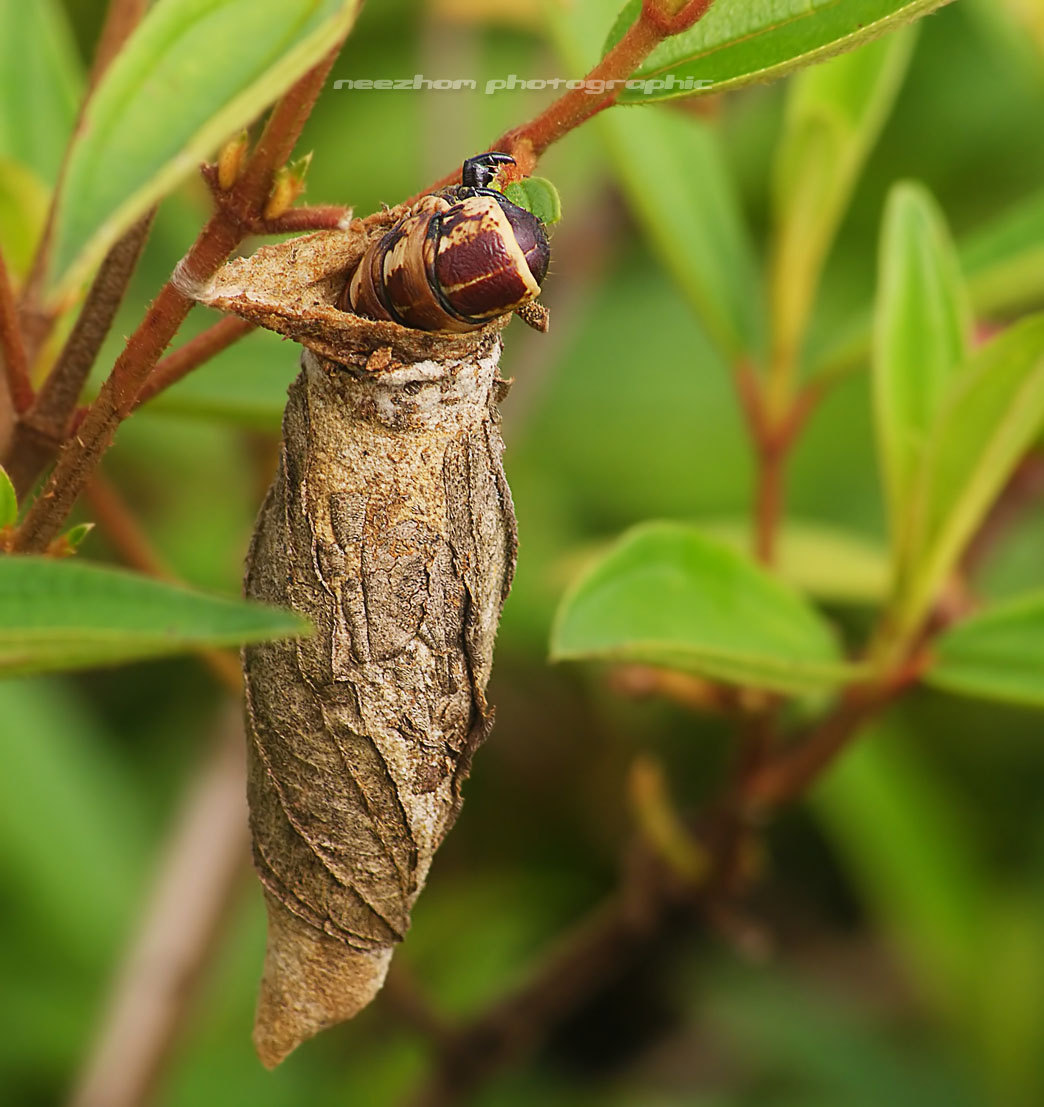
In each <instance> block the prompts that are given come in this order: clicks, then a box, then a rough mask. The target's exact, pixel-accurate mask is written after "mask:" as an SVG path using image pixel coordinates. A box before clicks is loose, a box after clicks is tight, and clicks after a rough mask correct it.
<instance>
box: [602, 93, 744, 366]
mask: <svg viewBox="0 0 1044 1107" xmlns="http://www.w3.org/2000/svg"><path fill="white" fill-rule="evenodd" d="M599 124H600V130H601V133H602V135H603V137H604V138H605V141H606V144H607V146H608V148H609V153H610V155H611V157H612V161H613V166H614V169H615V171H616V175H617V178H618V179H619V181H620V184H621V186H622V187H623V190H624V194H625V196H626V197H627V201H628V204H629V205H630V207H631V210H632V211H633V212H634V215H635V218H636V219H637V220H638V222H639V223H640V224H641V226H642V227H643V228H644V230H645V232H646V235H647V236H648V239H649V241H650V242H651V243H652V244H653V247H654V249H655V250H656V252H657V254H658V255H659V257H660V260H661V261H662V262H663V264H664V266H665V267H666V269H667V270H668V272H669V273H670V274H671V275H672V276H673V278H674V280H675V281H676V282H677V284H678V287H679V288H680V289H681V290H682V292H684V294H685V296H686V297H687V299H688V300H689V302H690V303H691V304H692V306H693V308H694V309H695V311H696V314H697V316H698V317H699V319H700V322H701V323H702V324H703V326H704V328H705V329H706V331H707V333H708V335H709V336H710V337H711V338H712V339H713V340H714V342H715V343H716V344H717V345H718V347H719V348H720V349H721V350H722V351H723V353H724V354H725V356H726V357H728V358H730V359H731V358H735V357H738V356H739V355H741V354H744V353H746V354H754V353H756V352H757V351H758V350H759V348H760V346H761V343H762V336H761V326H762V324H761V320H762V317H763V312H762V304H761V281H760V280H759V278H758V270H757V262H756V260H755V255H754V250H753V247H752V246H751V243H750V239H749V236H748V233H747V228H746V226H745V225H744V222H743V217H742V214H741V211H740V205H739V200H738V198H737V196H736V191H735V187H734V185H733V183H732V181H731V180H730V178H729V174H728V170H727V168H726V166H725V161H724V158H723V156H722V152H721V149H720V145H719V141H718V138H717V136H716V135H715V133H714V132H713V131H712V129H711V128H710V127H709V126H707V125H706V124H704V123H702V122H700V121H699V120H697V119H692V118H687V117H684V116H681V115H679V114H677V113H676V112H671V111H668V110H666V109H664V110H660V111H653V112H642V113H640V114H639V113H635V112H610V113H609V114H608V115H604V116H603V117H602V118H601V119H600V120H599Z"/></svg>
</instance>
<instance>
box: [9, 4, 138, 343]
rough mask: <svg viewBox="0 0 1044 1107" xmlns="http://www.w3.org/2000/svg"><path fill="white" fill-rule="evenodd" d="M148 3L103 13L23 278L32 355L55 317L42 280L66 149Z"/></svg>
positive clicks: (22, 308)
mask: <svg viewBox="0 0 1044 1107" xmlns="http://www.w3.org/2000/svg"><path fill="white" fill-rule="evenodd" d="M147 7H148V0H110V2H109V6H108V9H107V10H106V13H105V23H104V25H103V26H102V30H101V34H100V35H99V37H98V44H97V46H96V47H95V51H94V62H93V63H92V65H91V72H90V75H89V77H88V79H87V91H86V92H85V94H84V97H83V100H82V101H81V102H80V108H79V111H78V112H77V115H76V123H75V125H74V126H73V131H72V135H71V136H70V138H69V144H68V145H67V146H66V149H65V153H64V155H63V157H62V164H61V167H60V168H59V170H58V180H57V181H56V182H55V186H54V192H53V194H52V196H51V206H50V208H49V209H48V211H47V219H46V220H45V222H44V229H43V233H42V234H41V235H40V241H39V243H38V245H37V247H36V254H35V256H34V257H33V264H32V266H31V268H30V270H29V277H28V279H27V280H26V282H25V289H24V291H23V294H22V302H21V305H20V314H21V318H22V328H23V331H24V333H25V336H26V345H27V346H28V348H29V355H30V357H31V358H33V357H35V356H36V352H37V351H38V350H39V349H40V347H41V346H42V345H43V343H44V342H45V341H46V339H47V336H48V335H49V334H50V332H51V328H52V327H53V326H54V322H55V319H56V318H57V314H56V312H55V311H54V310H53V309H50V308H46V307H44V306H43V305H42V299H43V287H44V282H45V279H46V277H47V266H48V263H49V261H50V256H51V247H52V243H53V240H54V223H55V218H56V216H57V204H58V200H59V198H60V196H61V193H62V182H63V181H64V179H65V172H66V166H67V165H68V161H69V151H70V150H71V149H72V144H73V142H74V141H75V139H76V137H77V135H78V134H79V133H80V131H81V129H82V128H83V121H84V117H85V115H86V112H87V105H88V104H89V103H90V100H91V97H92V96H93V95H94V91H95V89H96V88H97V87H98V84H99V82H100V81H101V79H102V76H103V75H104V73H105V71H106V70H107V69H108V68H109V66H110V64H111V63H112V61H113V59H114V58H115V57H116V55H117V54H118V53H119V52H120V50H122V49H123V44H124V43H125V42H126V41H127V39H128V38H129V37H130V35H131V33H132V32H133V31H134V29H135V27H137V25H138V24H139V23H140V22H141V20H142V18H143V17H144V15H145V11H146V9H147Z"/></svg>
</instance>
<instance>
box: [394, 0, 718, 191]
mask: <svg viewBox="0 0 1044 1107" xmlns="http://www.w3.org/2000/svg"><path fill="white" fill-rule="evenodd" d="M713 3H714V0H690V2H689V3H683V4H680V5H679V4H677V3H672V2H671V0H645V2H644V3H643V4H642V9H641V12H640V13H639V15H638V18H637V19H636V20H635V21H634V23H632V24H631V26H630V27H629V28H628V29H627V31H626V33H625V34H624V36H623V38H621V39H620V41H619V42H618V43H617V44H616V45H615V46H614V47H613V48H612V49H611V50H610V51H609V53H608V54H606V55H605V57H604V58H602V60H601V61H600V62H598V64H597V65H596V66H595V67H594V68H593V69H592V70H591V71H590V72H589V73H588V74H587V76H586V78H585V83H587V84H590V83H592V82H604V84H603V85H602V87H603V88H604V89H605V91H604V92H602V93H590V92H587V91H586V89H584V88H579V89H570V90H569V91H568V92H566V93H564V94H563V95H562V96H560V97H558V99H557V100H555V101H553V102H552V103H551V104H550V105H549V106H548V107H547V108H545V110H544V111H542V112H541V113H540V114H539V115H537V116H535V117H534V118H533V119H530V120H529V121H528V122H527V123H523V124H521V125H520V126H518V127H513V128H512V129H511V130H510V131H506V132H505V133H504V134H502V135H501V136H500V138H498V139H497V140H496V142H494V143H493V144H492V145H491V146H490V149H491V150H502V151H503V152H504V153H508V154H511V156H512V157H513V158H514V159H515V161H516V163H517V164H518V168H519V170H520V171H521V172H522V174H524V175H528V174H530V173H532V172H533V170H534V168H535V167H536V163H537V160H538V159H539V158H540V155H541V154H543V153H544V151H545V150H546V149H547V148H548V147H549V146H550V145H551V144H552V143H554V142H557V141H558V140H559V139H560V138H562V137H563V136H564V135H567V134H568V133H569V132H570V131H572V130H574V129H575V128H576V127H579V126H580V124H581V123H584V122H586V121H587V120H588V119H590V118H591V117H592V116H595V115H597V114H598V113H599V112H600V111H604V110H605V109H606V108H608V107H611V106H612V105H613V104H615V103H616V101H617V100H618V99H619V96H620V93H621V92H622V91H623V88H624V85H625V84H626V83H627V79H628V78H629V77H630V76H631V74H632V73H634V71H635V70H636V69H637V68H638V67H639V66H640V65H641V64H642V62H643V61H645V59H646V58H647V57H648V56H649V55H650V54H651V53H652V52H653V50H655V49H656V47H657V46H659V45H660V43H661V42H663V41H664V39H667V38H670V37H671V36H672V35H676V34H679V33H680V32H682V31H685V30H688V28H689V27H691V26H693V24H695V23H697V22H698V21H699V20H700V19H701V18H702V17H703V16H704V15H706V13H707V11H708V10H709V8H710V6H711V4H713ZM459 180H460V170H459V169H458V170H457V171H456V172H455V173H450V174H448V175H447V176H445V177H443V178H442V179H441V180H439V181H436V182H435V184H434V185H432V186H431V188H430V189H427V190H426V192H432V191H435V190H436V189H439V188H445V187H446V186H447V185H451V184H453V183H454V182H456V181H459ZM423 195H425V193H423V192H422V193H418V194H417V195H416V196H414V197H411V199H410V201H408V202H413V201H414V200H418V199H419V198H420V197H421V196H423Z"/></svg>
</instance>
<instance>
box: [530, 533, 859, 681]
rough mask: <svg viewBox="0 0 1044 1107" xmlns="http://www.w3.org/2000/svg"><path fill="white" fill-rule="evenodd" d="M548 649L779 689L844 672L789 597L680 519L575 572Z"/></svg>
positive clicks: (821, 628)
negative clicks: (583, 571)
mask: <svg viewBox="0 0 1044 1107" xmlns="http://www.w3.org/2000/svg"><path fill="white" fill-rule="evenodd" d="M551 653H552V656H553V657H554V658H556V659H557V660H571V659H573V660H575V659H580V658H588V659H602V660H609V661H630V662H639V663H643V664H648V665H660V666H663V667H666V668H671V669H681V670H685V671H688V672H694V673H699V674H701V675H704V676H708V677H711V678H713V679H715V680H723V681H728V682H730V683H734V684H743V685H750V686H753V687H758V688H766V689H771V690H773V691H778V692H787V693H802V692H810V691H816V690H819V689H823V688H829V687H831V686H833V685H836V684H838V683H841V682H843V681H845V680H846V679H849V678H850V677H851V675H852V672H853V670H852V669H851V668H849V667H846V666H845V665H844V663H843V662H842V661H841V658H840V655H839V653H838V647H837V643H836V641H835V639H834V636H833V634H832V633H831V630H830V627H829V626H827V624H826V623H825V622H824V621H823V620H822V619H821V618H820V616H819V615H818V614H817V613H816V612H815V610H814V609H813V608H811V607H810V606H809V605H808V604H807V603H806V602H805V601H804V600H803V599H802V597H801V596H800V595H799V594H798V593H797V592H795V591H793V590H792V589H791V588H789V587H788V586H787V585H785V584H783V583H782V582H781V581H779V580H777V579H775V578H774V577H772V576H770V575H769V574H768V573H766V572H765V571H764V570H762V569H760V568H758V567H757V566H756V565H754V564H753V563H752V562H751V561H749V560H747V559H746V558H744V557H743V556H742V555H740V554H738V553H736V552H735V551H734V550H731V549H729V548H728V547H727V546H724V545H722V544H721V543H718V542H715V541H714V540H713V539H711V538H708V537H707V536H706V535H703V534H701V533H700V532H699V530H698V529H697V528H695V527H692V526H687V525H685V524H681V523H648V524H645V525H643V526H640V527H636V528H635V529H634V530H631V531H629V532H628V533H627V534H625V535H624V536H623V537H622V538H621V539H620V540H619V541H618V542H617V544H616V545H615V546H614V548H613V549H612V550H611V551H610V552H609V553H608V554H607V555H606V556H605V557H603V558H602V559H601V560H600V561H599V562H598V563H597V564H595V565H594V566H593V567H592V568H591V569H590V570H589V571H588V572H587V573H586V574H585V575H583V576H582V577H581V578H580V580H579V581H578V582H577V583H576V585H575V586H574V587H573V589H572V590H571V592H570V593H569V594H568V595H567V596H566V597H565V598H564V599H563V601H562V604H561V607H560V608H559V610H558V613H557V616H556V618H555V625H554V629H553V631H552V635H551Z"/></svg>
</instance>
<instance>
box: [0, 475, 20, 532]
mask: <svg viewBox="0 0 1044 1107" xmlns="http://www.w3.org/2000/svg"><path fill="white" fill-rule="evenodd" d="M16 522H18V493H17V492H15V489H14V485H13V484H12V483H11V478H10V477H9V476H8V475H7V470H6V469H5V468H4V467H3V466H2V465H0V530H2V529H3V528H4V527H10V526H13V525H14V524H15V523H16Z"/></svg>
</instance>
